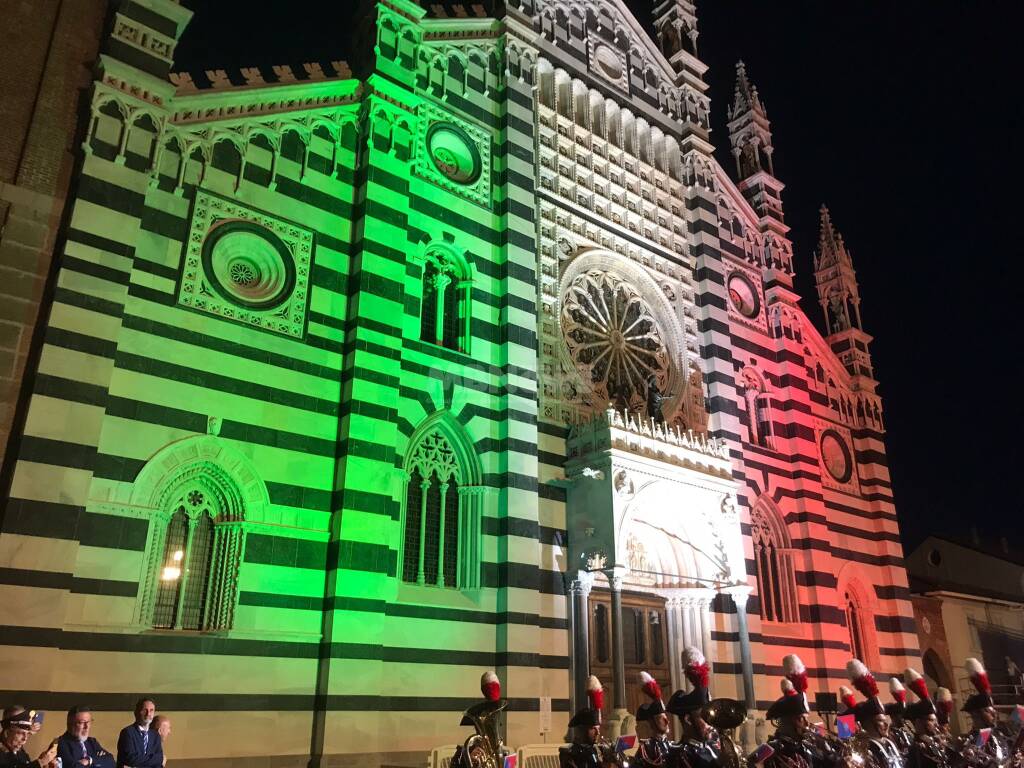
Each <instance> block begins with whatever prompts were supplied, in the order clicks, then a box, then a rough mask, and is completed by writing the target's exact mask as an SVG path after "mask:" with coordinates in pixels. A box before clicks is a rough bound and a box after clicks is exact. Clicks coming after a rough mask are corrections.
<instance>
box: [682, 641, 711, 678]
mask: <svg viewBox="0 0 1024 768" xmlns="http://www.w3.org/2000/svg"><path fill="white" fill-rule="evenodd" d="M683 673H684V674H685V675H686V679H687V680H689V681H690V682H691V683H692V684H693V687H694V688H707V687H708V678H709V676H710V675H709V673H710V670H709V669H708V660H707V659H705V658H704V654H703V653H701V652H700V650H699V649H697V648H694V647H693V646H692V645H691V646H689V647H688V648H686V650H684V651H683Z"/></svg>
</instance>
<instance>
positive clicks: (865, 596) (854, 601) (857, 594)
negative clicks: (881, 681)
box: [836, 563, 879, 668]
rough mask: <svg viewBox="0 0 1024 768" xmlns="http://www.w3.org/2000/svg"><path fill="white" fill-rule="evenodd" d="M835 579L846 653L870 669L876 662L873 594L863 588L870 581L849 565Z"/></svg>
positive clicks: (876, 648)
mask: <svg viewBox="0 0 1024 768" xmlns="http://www.w3.org/2000/svg"><path fill="white" fill-rule="evenodd" d="M837 577H838V578H837V584H836V595H837V599H838V602H839V607H840V608H841V610H842V611H843V619H844V623H845V624H846V633H847V641H848V642H849V644H850V653H851V654H852V655H853V656H856V657H857V658H858V659H860V660H861V661H863V662H864V663H865V664H867V665H868V668H871V667H872V666H873V665H877V664H878V663H879V660H878V640H877V637H876V635H875V604H874V600H873V598H872V595H873V591H872V590H871V588H870V587H866V586H865V585H866V584H869V583H870V582H869V581H868V579H869V578H870V577H869V576H868V574H866V573H862V572H860V571H859V569H858V568H857V567H856V565H855V564H852V563H847V564H846V565H845V566H843V568H842V569H840V571H839V573H838V574H837Z"/></svg>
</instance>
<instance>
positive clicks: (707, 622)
mask: <svg viewBox="0 0 1024 768" xmlns="http://www.w3.org/2000/svg"><path fill="white" fill-rule="evenodd" d="M712 599H714V598H713V597H711V596H709V597H706V598H702V599H700V600H699V601H698V611H699V613H700V635H701V643H702V645H701V651H702V652H703V653H704V658H706V659H707V660H708V664H714V661H715V653H714V649H715V647H714V645H712V644H711V601H712Z"/></svg>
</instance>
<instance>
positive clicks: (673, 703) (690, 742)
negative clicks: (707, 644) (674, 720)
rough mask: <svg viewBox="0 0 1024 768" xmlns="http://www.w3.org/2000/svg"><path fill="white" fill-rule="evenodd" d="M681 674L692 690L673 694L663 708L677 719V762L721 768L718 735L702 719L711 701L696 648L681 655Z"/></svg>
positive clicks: (705, 668) (704, 663)
mask: <svg viewBox="0 0 1024 768" xmlns="http://www.w3.org/2000/svg"><path fill="white" fill-rule="evenodd" d="M683 673H684V674H685V675H686V679H687V680H689V681H690V683H691V684H692V685H693V690H691V691H690V692H688V693H687V692H685V691H681V690H680V691H676V692H675V693H673V694H672V696H671V698H670V699H669V700H668V704H666V705H665V709H667V710H668V711H669V712H671V713H672V714H673V715H675V716H676V717H678V718H679V725H680V727H681V735H682V738H681V739H680V740H679V749H680V752H681V757H680V761H681V763H683V764H684V765H686V766H688V768H723V766H722V745H721V742H720V741H719V739H718V734H717V733H716V732H715V729H714V728H712V727H711V725H710V724H709V723H708V722H707V721H706V720H705V719H704V718H703V716H702V715H703V712H704V707H705V705H707V704H708V702H710V701H711V691H710V689H709V687H708V684H709V678H710V671H709V667H708V663H707V659H705V658H704V654H702V653H701V652H700V651H699V650H698V649H697V648H693V647H692V646H691V647H689V648H687V649H686V650H685V651H683Z"/></svg>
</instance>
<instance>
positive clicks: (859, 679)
mask: <svg viewBox="0 0 1024 768" xmlns="http://www.w3.org/2000/svg"><path fill="white" fill-rule="evenodd" d="M846 674H848V675H849V676H850V682H851V683H853V687H854V688H856V689H857V690H858V691H860V692H861V695H862V696H863V697H864V698H865V699H873V698H874V697H875V696H877V695H878V683H876V682H875V676H874V675H872V674H871V673H870V672H869V671H868V668H867V667H865V666H864V662H863V661H861V660H860V659H850V660H849V661H848V662H846Z"/></svg>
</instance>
